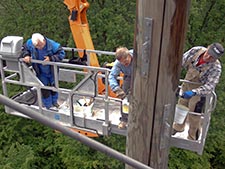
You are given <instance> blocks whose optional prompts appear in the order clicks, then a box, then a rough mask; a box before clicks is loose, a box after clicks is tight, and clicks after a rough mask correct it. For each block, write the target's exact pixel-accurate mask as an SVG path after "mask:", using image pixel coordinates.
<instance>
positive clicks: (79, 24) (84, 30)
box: [64, 0, 116, 97]
mask: <svg viewBox="0 0 225 169" xmlns="http://www.w3.org/2000/svg"><path fill="white" fill-rule="evenodd" d="M64 4H65V5H66V6H67V8H68V9H69V11H70V16H69V18H68V19H69V23H70V28H71V31H72V34H73V39H74V42H75V44H76V47H77V48H78V49H89V50H94V45H93V42H92V38H91V35H90V30H89V25H88V20H87V15H86V14H87V9H88V8H89V3H88V2H87V1H86V0H64ZM79 57H81V58H82V57H83V53H82V52H79ZM90 66H95V67H99V66H100V65H99V62H98V58H97V56H96V54H95V53H91V54H90ZM108 91H109V96H111V97H116V95H115V93H113V92H112V90H111V89H110V87H108ZM104 92H105V84H104V83H103V82H102V80H101V79H100V78H98V93H99V94H103V93H104Z"/></svg>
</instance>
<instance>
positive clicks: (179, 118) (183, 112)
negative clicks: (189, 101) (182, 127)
mask: <svg viewBox="0 0 225 169" xmlns="http://www.w3.org/2000/svg"><path fill="white" fill-rule="evenodd" d="M188 112H189V108H187V107H186V106H183V105H180V104H177V105H176V111H175V116H174V122H175V123H178V124H183V122H184V120H185V118H186V116H187V114H188Z"/></svg>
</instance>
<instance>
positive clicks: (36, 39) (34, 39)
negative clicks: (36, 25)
mask: <svg viewBox="0 0 225 169" xmlns="http://www.w3.org/2000/svg"><path fill="white" fill-rule="evenodd" d="M44 40H45V38H44V36H43V35H42V34H40V33H34V34H33V35H32V37H31V41H32V43H33V45H34V46H36V45H37V44H38V42H39V41H41V42H44Z"/></svg>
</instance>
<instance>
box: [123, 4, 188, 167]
mask: <svg viewBox="0 0 225 169" xmlns="http://www.w3.org/2000/svg"><path fill="white" fill-rule="evenodd" d="M189 5H190V0H183V1H180V0H142V1H138V0H137V14H136V32H135V43H134V48H135V51H136V53H135V56H134V70H133V81H132V86H133V87H132V93H131V95H132V97H131V104H130V113H129V120H128V125H129V126H128V136H127V152H126V153H127V155H128V156H130V157H132V158H134V159H137V160H139V161H141V162H143V163H144V164H147V165H149V166H151V167H153V168H154V169H156V168H160V169H161V168H167V165H168V153H169V139H170V133H171V126H172V120H173V116H174V109H175V103H176V97H175V93H176V90H177V86H178V82H179V77H180V70H181V60H182V54H183V47H184V42H185V33H186V26H187V20H188V11H189ZM126 168H130V167H129V166H126Z"/></svg>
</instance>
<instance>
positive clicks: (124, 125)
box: [118, 121, 127, 129]
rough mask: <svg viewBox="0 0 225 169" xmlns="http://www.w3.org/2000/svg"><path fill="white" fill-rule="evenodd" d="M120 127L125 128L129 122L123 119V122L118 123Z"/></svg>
mask: <svg viewBox="0 0 225 169" xmlns="http://www.w3.org/2000/svg"><path fill="white" fill-rule="evenodd" d="M118 128H119V129H125V128H127V122H125V121H121V122H120V123H119V124H118Z"/></svg>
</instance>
